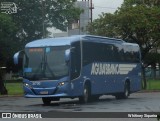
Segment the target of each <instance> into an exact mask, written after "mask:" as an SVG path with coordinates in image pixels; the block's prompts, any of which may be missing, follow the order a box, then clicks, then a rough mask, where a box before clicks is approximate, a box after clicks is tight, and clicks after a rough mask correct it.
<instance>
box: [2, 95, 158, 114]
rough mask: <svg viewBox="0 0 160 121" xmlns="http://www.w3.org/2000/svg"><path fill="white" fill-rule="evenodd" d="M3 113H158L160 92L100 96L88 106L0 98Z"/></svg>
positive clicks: (76, 103) (67, 101)
mask: <svg viewBox="0 0 160 121" xmlns="http://www.w3.org/2000/svg"><path fill="white" fill-rule="evenodd" d="M4 111H5V112H6V111H41V112H48V111H63V112H160V92H152V93H134V94H131V96H130V97H129V99H123V100H116V99H115V98H114V97H112V96H102V97H100V100H99V101H96V102H92V103H88V104H79V102H78V99H74V100H71V99H61V100H60V102H52V104H51V105H50V106H44V105H43V104H42V101H41V99H40V98H24V97H4V98H0V112H4Z"/></svg>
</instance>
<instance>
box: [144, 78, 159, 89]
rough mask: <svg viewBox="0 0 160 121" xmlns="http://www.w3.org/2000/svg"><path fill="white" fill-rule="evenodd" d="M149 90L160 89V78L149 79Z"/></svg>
mask: <svg viewBox="0 0 160 121" xmlns="http://www.w3.org/2000/svg"><path fill="white" fill-rule="evenodd" d="M147 90H160V80H147Z"/></svg>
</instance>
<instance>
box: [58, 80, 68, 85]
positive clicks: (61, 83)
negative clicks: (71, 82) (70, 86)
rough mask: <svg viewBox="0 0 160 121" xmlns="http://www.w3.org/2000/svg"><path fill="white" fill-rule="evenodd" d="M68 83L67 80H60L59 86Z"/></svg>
mask: <svg viewBox="0 0 160 121" xmlns="http://www.w3.org/2000/svg"><path fill="white" fill-rule="evenodd" d="M66 83H67V81H65V82H60V83H59V84H58V86H64V85H65V84H66Z"/></svg>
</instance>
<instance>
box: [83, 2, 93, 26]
mask: <svg viewBox="0 0 160 121" xmlns="http://www.w3.org/2000/svg"><path fill="white" fill-rule="evenodd" d="M82 1H86V0H82ZM88 2H90V5H89V6H90V7H89V9H90V11H91V14H90V15H91V18H90V20H91V23H92V21H93V9H94V6H93V2H92V0H88Z"/></svg>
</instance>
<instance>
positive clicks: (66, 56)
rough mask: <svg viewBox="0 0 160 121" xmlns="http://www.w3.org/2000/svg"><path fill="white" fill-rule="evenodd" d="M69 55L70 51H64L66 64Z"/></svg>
mask: <svg viewBox="0 0 160 121" xmlns="http://www.w3.org/2000/svg"><path fill="white" fill-rule="evenodd" d="M70 55H71V51H70V49H67V50H66V51H65V61H66V63H68V62H69V60H70Z"/></svg>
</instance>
